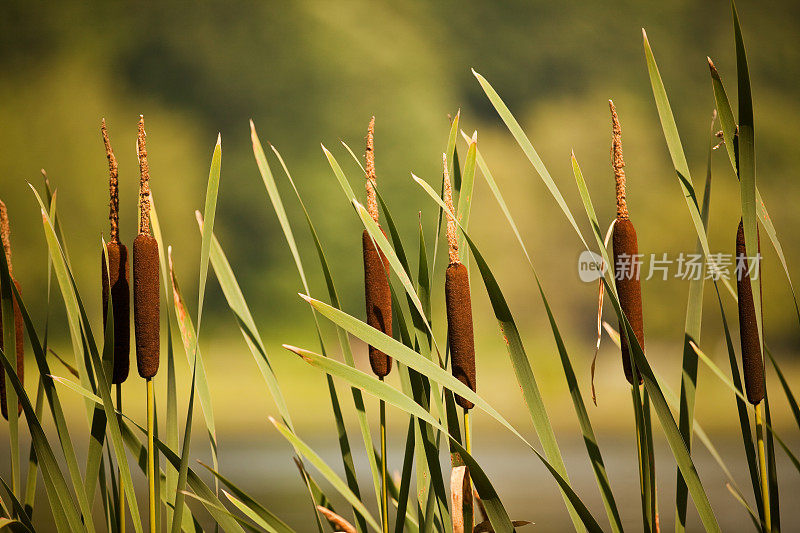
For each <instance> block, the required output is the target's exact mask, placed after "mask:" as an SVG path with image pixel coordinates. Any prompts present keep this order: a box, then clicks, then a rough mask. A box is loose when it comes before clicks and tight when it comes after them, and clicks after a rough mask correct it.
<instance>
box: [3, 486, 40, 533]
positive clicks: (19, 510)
mask: <svg viewBox="0 0 800 533" xmlns="http://www.w3.org/2000/svg"><path fill="white" fill-rule="evenodd" d="M0 482H2V483H3V488H4V489H6V493H8V499H9V500H11V507H12V509H14V512H13V515H14V516H16V517H17V518H19V522H20V523H21V524H22V525H24V526H25V527H26V528H28V530H29V531H35V529H34V527H33V524H32V523H31V520H30V518H29V517H28V514H27V513H26V512H25V508H24V507H23V506H22V503H20V501H19V500H18V499H17V497H16V496H15V495H14V491H13V490H12V489H11V487H9V486H8V483H6V482H5V480H4V479H3V478H0ZM0 530H1V529H0Z"/></svg>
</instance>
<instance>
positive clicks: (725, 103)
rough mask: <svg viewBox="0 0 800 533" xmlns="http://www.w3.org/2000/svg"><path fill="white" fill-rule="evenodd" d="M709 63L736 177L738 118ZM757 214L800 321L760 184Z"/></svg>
mask: <svg viewBox="0 0 800 533" xmlns="http://www.w3.org/2000/svg"><path fill="white" fill-rule="evenodd" d="M709 65H710V66H711V81H712V86H713V88H714V100H715V101H716V104H717V110H718V111H719V118H720V124H721V125H722V135H723V140H724V141H725V147H726V149H727V152H728V159H729V160H730V162H731V168H733V173H734V174H735V175H736V177H737V178H738V177H739V169H738V168H737V162H736V154H735V150H734V142H735V141H734V135H735V134H736V128H737V124H736V119H735V118H734V117H733V111H732V108H731V104H730V101H729V100H728V95H727V93H726V92H725V86H724V84H723V83H722V78H721V77H720V75H719V72H718V71H717V69H716V67H714V66H713V63H712V62H711V59H710V58H709ZM755 189H756V214H757V215H758V220H760V221H761V224H762V225H763V227H764V230H765V231H766V232H767V235H768V236H769V239H770V241H771V242H772V247H773V248H774V249H775V252H776V253H777V254H778V259H779V260H780V262H781V266H782V267H783V273H784V274H785V275H786V280H787V281H788V282H789V289H790V291H791V293H792V300H793V302H794V309H795V313H796V314H797V319H798V321H800V306H799V305H798V303H797V294H796V293H795V290H794V284H793V283H792V276H791V275H790V274H789V266H788V265H787V263H786V256H785V255H784V253H783V247H782V246H781V243H780V240H779V239H778V233H777V231H776V230H775V225H774V224H773V223H772V217H770V216H769V213H768V212H767V207H766V204H765V203H764V200H763V198H762V197H761V192H760V191H759V190H758V184H756V187H755Z"/></svg>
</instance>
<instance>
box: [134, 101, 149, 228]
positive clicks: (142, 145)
mask: <svg viewBox="0 0 800 533" xmlns="http://www.w3.org/2000/svg"><path fill="white" fill-rule="evenodd" d="M146 138H147V134H146V133H145V131H144V115H139V132H138V135H137V138H136V139H137V141H136V153H137V156H138V158H139V235H145V234H150V167H149V166H148V165H147V144H146Z"/></svg>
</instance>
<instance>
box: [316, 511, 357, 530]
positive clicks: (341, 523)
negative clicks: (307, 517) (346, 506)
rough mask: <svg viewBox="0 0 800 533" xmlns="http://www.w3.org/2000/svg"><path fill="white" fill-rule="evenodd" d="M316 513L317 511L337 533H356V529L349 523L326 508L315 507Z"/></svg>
mask: <svg viewBox="0 0 800 533" xmlns="http://www.w3.org/2000/svg"><path fill="white" fill-rule="evenodd" d="M317 511H319V513H320V514H321V515H322V516H324V517H325V519H326V520H327V521H328V523H329V524H330V525H331V527H332V528H333V530H334V531H336V532H337V533H356V528H354V527H353V525H352V524H351V523H350V522H348V521H347V520H345V519H344V518H342V517H341V516H339V515H338V514H336V513H334V512H333V511H331V510H330V509H328V508H327V507H323V506H322V505H317Z"/></svg>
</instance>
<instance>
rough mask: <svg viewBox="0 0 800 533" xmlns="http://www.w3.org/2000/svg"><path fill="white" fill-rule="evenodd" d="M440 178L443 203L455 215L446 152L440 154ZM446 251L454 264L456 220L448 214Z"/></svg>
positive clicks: (455, 259)
mask: <svg viewBox="0 0 800 533" xmlns="http://www.w3.org/2000/svg"><path fill="white" fill-rule="evenodd" d="M442 179H443V181H444V205H446V206H447V209H449V210H450V212H451V213H453V214H454V215H455V212H456V210H455V208H454V207H453V186H452V185H451V184H450V172H449V171H448V170H447V154H442ZM446 234H447V252H448V254H449V256H450V264H451V265H455V264H456V263H458V262H459V259H458V239H457V237H456V221H455V219H454V218H453V217H451V216H450V215H449V214H448V215H447V230H446Z"/></svg>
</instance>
